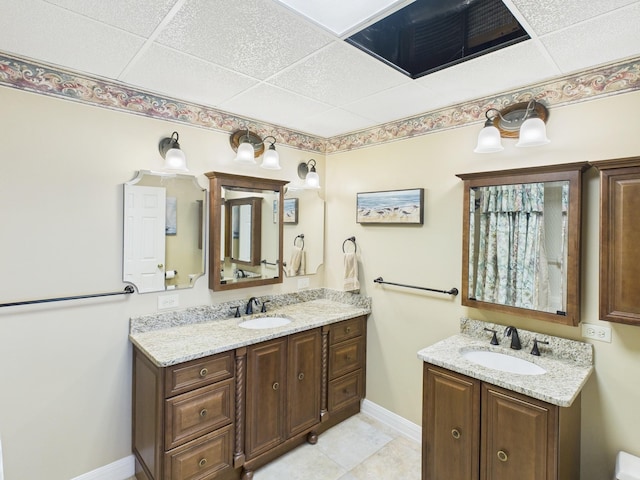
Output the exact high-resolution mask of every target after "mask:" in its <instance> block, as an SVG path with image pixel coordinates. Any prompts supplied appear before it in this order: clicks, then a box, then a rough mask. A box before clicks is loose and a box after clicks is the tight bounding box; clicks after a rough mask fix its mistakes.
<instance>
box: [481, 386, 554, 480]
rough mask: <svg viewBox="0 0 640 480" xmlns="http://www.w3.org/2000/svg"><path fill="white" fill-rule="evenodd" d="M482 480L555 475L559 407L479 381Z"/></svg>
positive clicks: (545, 479) (535, 479)
mask: <svg viewBox="0 0 640 480" xmlns="http://www.w3.org/2000/svg"><path fill="white" fill-rule="evenodd" d="M481 415H482V439H481V453H480V479H481V480H513V479H515V478H517V479H518V480H551V479H555V478H556V472H557V463H556V456H555V453H554V452H555V451H556V448H557V441H556V440H557V436H556V435H555V432H556V431H557V427H558V426H557V421H558V407H555V406H554V405H550V404H547V403H545V402H541V401H538V400H535V399H533V398H530V397H525V396H524V395H519V394H517V393H514V392H509V391H507V390H503V389H500V388H498V387H494V386H493V385H487V384H482V414H481Z"/></svg>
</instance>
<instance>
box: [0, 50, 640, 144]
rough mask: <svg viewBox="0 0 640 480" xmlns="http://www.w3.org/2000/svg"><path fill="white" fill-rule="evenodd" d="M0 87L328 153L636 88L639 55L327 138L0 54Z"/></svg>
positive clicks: (639, 74)
mask: <svg viewBox="0 0 640 480" xmlns="http://www.w3.org/2000/svg"><path fill="white" fill-rule="evenodd" d="M0 85H4V86H7V87H11V88H17V89H20V90H26V91H29V92H34V93H39V94H43V95H48V96H52V97H57V98H62V99H66V100H72V101H77V102H81V103H85V104H88V105H94V106H98V107H103V108H110V109H113V110H118V111H122V112H127V113H132V114H136V115H143V116H146V117H151V118H157V119H164V120H168V121H173V122H178V123H184V124H189V125H194V126H198V127H202V128H207V129H211V130H217V131H222V132H229V133H230V132H233V131H235V130H238V129H244V128H249V129H251V130H253V131H255V132H257V133H258V134H259V135H261V136H267V135H273V136H274V137H276V138H277V140H278V143H283V144H286V145H288V146H290V147H293V148H296V149H299V150H305V151H310V152H318V153H326V154H332V153H339V152H343V151H348V150H354V149H358V148H364V147H369V146H373V145H377V144H381V143H387V142H392V141H396V140H402V139H406V138H411V137H416V136H420V135H426V134H428V133H432V132H435V131H439V130H445V129H451V128H457V127H461V126H463V125H467V124H471V123H479V122H483V121H484V120H485V116H484V114H485V112H486V111H487V110H488V109H489V108H497V109H502V108H504V107H506V106H508V105H510V104H512V103H517V102H523V101H528V100H530V99H532V98H535V99H536V100H541V101H544V103H545V105H547V106H550V107H553V106H559V105H563V104H568V103H574V102H581V101H585V100H591V99H594V98H597V97H603V96H609V95H617V94H621V93H626V92H630V91H634V90H639V89H640V57H639V58H634V59H630V60H629V59H627V60H625V61H622V62H617V63H614V64H610V65H605V66H601V67H597V68H594V69H590V70H586V71H584V72H580V73H578V74H574V75H570V76H565V77H562V78H558V79H554V80H551V81H548V82H546V83H541V84H538V85H533V86H530V87H528V88H526V89H520V90H515V91H512V92H508V93H503V94H499V95H496V96H492V97H486V98H484V99H479V100H476V101H472V102H466V103H462V104H459V105H454V106H451V107H446V108H443V109H440V110H436V111H433V112H428V113H424V114H422V115H417V116H414V117H410V118H406V119H403V120H398V121H394V122H389V123H385V124H382V125H378V126H376V127H372V128H368V129H364V130H360V131H357V132H353V133H349V134H346V135H338V136H335V137H332V138H328V139H326V138H321V137H316V136H313V135H309V134H306V133H302V132H297V131H294V130H291V129H288V128H284V127H281V126H278V125H273V124H269V123H263V122H260V121H257V120H252V119H248V118H243V117H239V116H236V115H233V114H230V113H227V112H223V111H221V110H216V109H214V108H210V107H206V106H202V105H197V104H194V103H189V102H185V101H181V100H178V99H174V98H169V97H160V96H157V95H154V94H151V93H148V92H145V91H142V90H136V89H134V88H132V87H129V86H127V85H125V84H121V83H118V82H115V81H109V80H104V79H100V78H96V77H92V76H89V75H85V74H81V73H78V72H73V71H68V70H64V69H61V68H58V67H53V66H50V65H46V64H44V63H40V62H35V61H32V60H27V59H24V58H21V57H18V56H11V55H9V54H5V53H2V52H0Z"/></svg>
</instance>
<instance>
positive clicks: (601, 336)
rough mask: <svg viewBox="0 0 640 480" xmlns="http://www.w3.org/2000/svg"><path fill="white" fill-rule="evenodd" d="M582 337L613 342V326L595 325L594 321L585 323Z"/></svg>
mask: <svg viewBox="0 0 640 480" xmlns="http://www.w3.org/2000/svg"><path fill="white" fill-rule="evenodd" d="M582 337H583V338H592V339H593V340H599V341H601V342H609V343H611V327H605V326H604V325H594V324H592V323H583V324H582Z"/></svg>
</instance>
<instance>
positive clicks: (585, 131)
mask: <svg viewBox="0 0 640 480" xmlns="http://www.w3.org/2000/svg"><path fill="white" fill-rule="evenodd" d="M0 103H1V105H2V109H1V110H0V132H2V149H0V155H2V157H1V158H2V159H1V163H0V164H1V165H2V169H1V171H0V209H1V211H2V216H1V219H2V230H1V232H2V235H1V236H0V238H1V241H0V243H1V248H0V255H1V260H2V261H1V262H0V263H1V264H2V266H3V269H4V280H3V282H2V288H1V289H0V303H4V302H12V301H18V300H28V299H37V298H48V297H54V296H66V295H76V294H83V293H94V292H102V291H115V290H120V289H121V288H122V287H123V285H122V282H121V277H122V251H121V250H122V183H124V182H126V181H128V180H130V179H131V178H133V176H134V173H135V172H136V171H137V170H138V169H154V168H159V166H160V164H161V161H160V158H159V155H158V153H157V143H158V141H159V139H160V138H161V137H163V136H169V135H170V134H171V132H172V131H174V130H178V131H179V133H180V143H181V145H182V147H183V149H184V150H185V152H186V154H187V157H188V161H189V166H190V168H191V169H192V171H193V172H194V173H197V174H200V173H202V172H206V171H210V170H220V171H228V172H237V173H242V174H248V175H257V176H271V177H274V178H283V179H288V180H296V179H297V176H296V173H295V170H296V166H297V164H298V162H300V161H306V160H308V159H309V158H312V157H313V158H315V159H316V160H318V161H319V162H318V163H319V165H318V172H319V173H320V175H321V179H322V182H323V184H324V185H326V197H327V200H328V201H327V210H326V218H327V225H326V235H325V236H326V249H325V256H326V261H325V265H324V267H323V268H321V269H320V274H318V275H314V276H311V277H309V278H310V279H311V286H321V285H323V284H326V285H327V286H328V287H332V288H340V287H341V275H342V250H341V246H342V242H343V241H344V239H345V238H346V237H348V236H351V235H355V236H356V237H357V243H358V252H359V253H360V255H361V262H362V263H361V277H360V280H361V284H362V291H363V293H365V294H367V295H370V296H372V297H373V305H374V306H373V314H372V315H371V318H370V321H369V327H370V330H369V338H368V349H369V350H368V351H369V363H368V368H369V369H368V377H367V388H368V392H367V394H368V398H369V399H370V400H372V401H373V402H375V403H378V404H380V405H381V406H383V407H385V408H387V409H389V410H391V411H393V412H395V413H397V414H399V415H402V416H403V417H405V418H407V419H409V420H411V421H413V422H415V423H420V414H421V405H420V398H421V388H422V385H421V364H420V362H419V361H418V360H417V357H416V352H417V350H419V349H420V348H422V347H424V346H426V345H429V344H431V343H433V342H435V341H437V340H440V339H442V338H444V337H446V336H448V335H451V334H453V333H455V332H456V331H457V330H458V319H459V317H460V316H462V315H466V314H468V315H470V316H472V317H475V318H480V319H484V318H486V319H491V320H496V321H500V322H502V323H505V324H507V323H510V324H511V323H512V324H514V325H516V326H518V327H523V328H527V329H532V330H538V331H541V332H544V333H550V334H556V335H561V336H566V337H571V338H579V330H578V329H576V328H569V327H560V326H556V325H550V324H539V323H535V322H533V321H530V320H527V319H521V318H505V317H504V316H498V315H493V314H488V313H487V314H485V313H483V312H480V311H473V310H469V311H468V310H467V309H465V308H463V307H461V306H460V299H459V297H458V298H455V299H450V298H448V297H447V296H444V295H438V294H433V295H431V294H428V293H422V292H418V291H413V290H406V289H394V288H389V287H384V288H381V287H380V286H378V285H374V284H373V279H374V278H376V277H378V276H383V277H384V278H385V279H387V280H389V281H398V282H401V283H409V284H416V285H424V286H429V287H435V288H450V287H453V286H456V287H458V288H459V287H460V238H461V234H460V228H461V220H460V214H461V209H462V207H461V198H462V189H461V182H460V181H459V180H458V179H457V178H456V177H455V173H459V172H469V171H479V170H496V169H504V168H514V167H518V166H525V165H536V164H548V163H563V162H571V161H581V160H596V159H597V160H600V159H605V158H616V157H623V156H632V155H638V154H639V153H640V136H639V135H638V134H637V131H638V120H637V118H638V117H637V112H638V111H639V109H640V93H633V94H626V95H620V96H616V97H611V98H608V99H602V100H597V101H592V102H586V103H582V104H577V105H574V106H567V107H562V108H556V109H553V110H552V112H551V116H550V121H549V136H550V137H551V139H552V141H553V143H552V144H551V145H550V146H548V147H544V148H540V149H534V150H519V149H518V150H516V149H515V148H514V147H513V146H512V144H511V145H509V146H508V147H507V149H506V150H505V152H503V153H501V154H496V155H489V156H479V155H474V154H473V153H471V150H472V149H473V147H474V143H475V137H476V135H477V132H478V129H479V128H480V127H479V126H472V127H465V128H459V129H455V130H450V131H446V132H441V133H436V134H432V135H427V136H424V137H420V138H417V139H410V140H404V141H399V142H394V143H389V144H386V145H382V146H378V147H371V148H366V149H362V150H357V151H354V152H350V153H343V154H336V155H332V156H329V157H327V158H326V159H324V158H323V157H322V156H321V155H317V154H310V153H306V152H301V151H296V150H293V149H289V148H285V147H280V148H279V149H278V151H279V152H280V155H281V160H282V163H283V166H284V169H283V170H282V171H280V172H277V173H275V174H271V173H270V172H267V171H264V170H260V169H255V170H246V169H239V168H236V167H234V166H232V164H231V159H232V158H233V152H232V151H231V149H230V148H229V145H228V135H225V134H219V133H214V132H210V131H206V130H203V129H199V128H193V127H188V126H182V125H177V124H171V123H167V122H163V121H159V120H151V119H147V118H144V117H137V116H134V115H129V114H122V113H118V112H114V111H110V110H106V109H100V108H95V107H90V106H85V105H81V104H76V103H73V102H69V101H61V100H56V99H51V98H47V97H43V96H40V95H34V94H30V93H25V92H21V91H16V90H12V89H7V88H0ZM585 183H586V192H585V222H584V233H585V241H584V256H583V258H584V262H583V267H584V274H585V277H584V278H585V281H584V282H583V313H584V315H583V318H584V319H585V320H587V321H589V322H595V323H597V322H598V320H597V297H598V295H597V292H598V280H597V278H598V251H597V249H598V242H597V236H598V213H597V209H598V180H597V175H596V173H595V172H594V171H593V170H592V171H589V172H588V174H587V181H586V182H585ZM414 187H423V188H425V194H426V195H425V203H426V214H425V224H424V226H422V227H380V226H361V225H358V224H356V223H355V194H356V193H357V192H361V191H372V190H378V189H379V190H388V189H395V188H414ZM296 285H297V279H296V278H293V279H285V283H284V284H283V285H282V286H268V287H261V288H257V289H254V290H252V291H251V292H248V291H247V292H243V291H242V290H241V291H233V292H229V293H226V292H225V293H213V292H210V291H209V290H208V288H207V277H206V276H205V277H203V278H200V279H199V280H198V281H197V284H196V286H195V288H194V289H191V290H182V291H180V292H179V296H180V307H188V306H193V305H201V304H211V303H213V304H215V303H219V302H223V301H227V300H233V299H238V302H239V303H241V302H242V301H244V300H246V299H247V298H248V297H249V295H250V294H251V295H254V294H255V295H264V294H269V293H274V292H280V291H292V290H295V288H296ZM158 296H159V294H144V295H137V294H136V295H132V296H127V297H113V298H102V299H91V300H82V301H73V302H61V303H55V304H43V305H36V306H23V307H11V308H3V309H0V362H1V364H2V368H1V369H0V384H1V385H2V395H0V436H1V437H2V441H3V454H4V461H5V464H4V467H5V474H6V478H10V479H13V478H20V479H27V478H29V479H31V478H33V479H36V478H38V479H40V478H47V479H48V480H68V479H69V478H73V477H75V476H77V475H81V474H83V473H86V472H88V471H91V470H93V469H95V468H99V467H101V466H104V465H106V464H108V463H110V462H113V461H115V460H119V459H121V458H123V457H126V456H127V455H130V452H131V449H130V429H131V418H130V396H131V385H130V384H131V373H130V370H131V348H130V346H129V343H128V341H127V333H128V319H129V317H131V316H135V315H139V314H146V313H152V312H155V311H156V306H157V298H158ZM612 327H613V343H611V344H605V343H597V342H595V343H594V345H595V349H596V374H595V375H594V376H593V377H592V378H591V380H590V382H589V384H588V385H587V387H586V388H585V391H584V395H583V397H584V398H583V462H582V463H583V465H582V472H583V474H582V478H583V480H591V479H593V480H596V479H598V480H599V479H604V478H609V477H611V472H612V468H613V467H612V463H613V459H614V456H615V452H616V451H617V450H619V449H627V450H628V451H631V452H632V453H635V454H640V451H639V450H638V448H639V447H638V445H640V433H638V431H637V425H640V418H639V415H640V413H639V411H638V409H637V408H635V406H634V405H633V404H634V403H637V400H638V398H639V397H640V386H638V385H639V384H638V382H637V378H638V377H639V374H640V361H639V360H640V358H639V357H640V328H637V327H635V328H634V327H629V326H624V325H612Z"/></svg>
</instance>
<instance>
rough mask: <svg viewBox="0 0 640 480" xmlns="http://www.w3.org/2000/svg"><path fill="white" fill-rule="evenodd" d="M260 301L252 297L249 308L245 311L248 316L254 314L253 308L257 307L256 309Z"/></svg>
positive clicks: (248, 303) (248, 304)
mask: <svg viewBox="0 0 640 480" xmlns="http://www.w3.org/2000/svg"><path fill="white" fill-rule="evenodd" d="M258 303H259V302H258V299H257V298H256V297H251V298H250V299H249V301H248V302H247V308H246V309H245V311H244V313H245V314H247V315H252V314H253V306H254V305H255V306H256V307H257V306H258Z"/></svg>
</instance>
